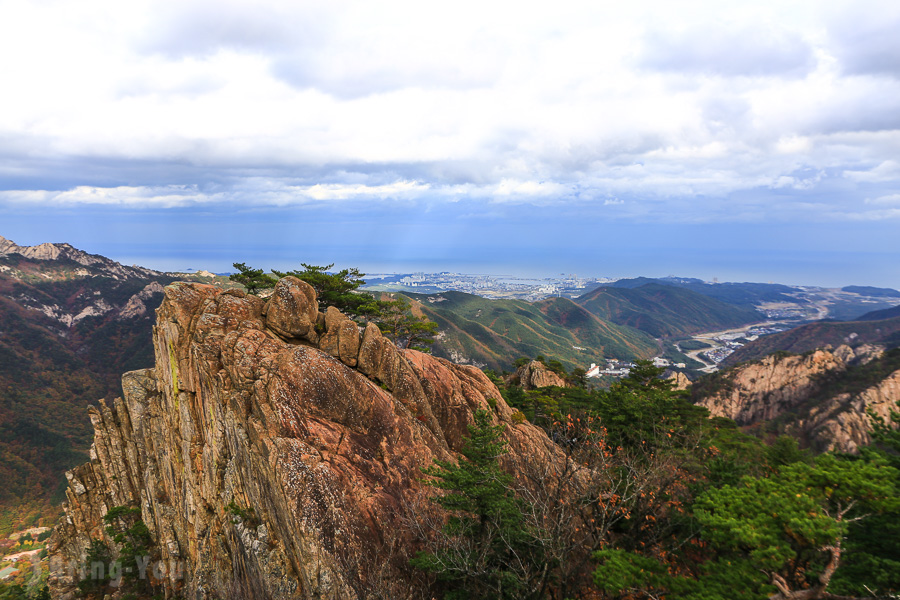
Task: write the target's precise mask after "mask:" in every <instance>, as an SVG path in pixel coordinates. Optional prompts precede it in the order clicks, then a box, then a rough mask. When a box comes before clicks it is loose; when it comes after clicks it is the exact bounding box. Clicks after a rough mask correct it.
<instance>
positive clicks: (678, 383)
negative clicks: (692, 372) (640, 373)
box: [665, 371, 691, 391]
mask: <svg viewBox="0 0 900 600" xmlns="http://www.w3.org/2000/svg"><path fill="white" fill-rule="evenodd" d="M665 378H666V379H668V380H671V381H672V389H673V390H679V391H682V390H687V389H690V387H691V380H690V379H688V377H687V375H685V374H684V373H682V372H681V371H671V372H670V373H668V374H667V375H666V376H665Z"/></svg>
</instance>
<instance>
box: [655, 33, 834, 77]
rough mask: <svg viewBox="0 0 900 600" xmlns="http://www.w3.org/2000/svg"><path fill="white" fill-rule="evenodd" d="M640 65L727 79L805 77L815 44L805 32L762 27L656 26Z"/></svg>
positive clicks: (813, 65)
mask: <svg viewBox="0 0 900 600" xmlns="http://www.w3.org/2000/svg"><path fill="white" fill-rule="evenodd" d="M640 63H641V65H642V66H644V67H646V68H650V69H656V70H660V71H668V72H673V73H691V74H697V73H699V74H706V75H720V76H725V77H733V76H751V77H754V76H779V77H803V76H805V75H806V74H808V73H809V72H810V71H811V70H812V69H814V68H815V65H816V61H815V56H814V53H813V49H812V47H811V46H810V45H809V44H808V43H807V42H805V41H804V40H803V39H802V38H801V37H800V36H798V35H797V34H794V33H792V32H788V31H785V30H780V29H774V28H769V27H761V26H756V27H746V28H743V29H728V28H725V27H720V28H712V27H711V26H705V27H702V28H699V27H695V28H691V29H686V30H683V31H668V30H652V31H649V32H648V33H647V34H646V35H645V38H644V49H643V53H642V56H641V58H640Z"/></svg>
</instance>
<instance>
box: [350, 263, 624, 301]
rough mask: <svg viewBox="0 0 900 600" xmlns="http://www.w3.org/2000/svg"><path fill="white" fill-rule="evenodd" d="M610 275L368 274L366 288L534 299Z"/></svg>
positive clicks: (577, 290) (586, 286) (582, 288)
mask: <svg viewBox="0 0 900 600" xmlns="http://www.w3.org/2000/svg"><path fill="white" fill-rule="evenodd" d="M617 280H618V278H610V277H599V278H598V277H578V276H577V275H575V274H560V275H559V276H558V277H546V278H543V279H533V278H523V277H513V276H505V275H485V274H466V273H451V272H447V271H444V272H441V273H409V274H380V273H377V274H370V275H367V276H366V281H367V285H366V288H368V289H373V290H382V291H400V292H412V293H420V294H432V293H438V292H446V291H450V290H456V291H460V292H466V293H469V294H476V295H478V296H482V297H484V298H495V299H496V298H503V299H515V300H526V301H528V302H536V301H538V300H542V299H544V298H548V297H550V296H565V297H567V298H575V297H578V296H580V295H582V294H584V293H586V292H588V291H590V290H592V289H594V288H596V287H598V286H601V285H603V284H607V283H612V282H614V281H617Z"/></svg>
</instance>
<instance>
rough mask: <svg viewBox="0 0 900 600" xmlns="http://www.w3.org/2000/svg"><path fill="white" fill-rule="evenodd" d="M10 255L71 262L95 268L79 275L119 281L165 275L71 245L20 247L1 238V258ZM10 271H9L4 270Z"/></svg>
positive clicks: (49, 244)
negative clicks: (107, 277)
mask: <svg viewBox="0 0 900 600" xmlns="http://www.w3.org/2000/svg"><path fill="white" fill-rule="evenodd" d="M8 254H18V255H20V256H24V257H25V258H30V259H32V260H42V261H47V260H70V261H72V262H75V263H78V264H80V265H83V266H85V267H93V269H92V271H91V272H88V271H83V272H80V273H77V274H78V275H83V276H87V275H94V276H96V275H98V274H103V275H106V276H109V277H114V278H117V279H124V278H134V277H137V278H149V277H160V276H162V275H163V273H162V272H160V271H154V270H152V269H145V268H144V267H138V266H132V267H126V266H125V265H122V264H120V263H117V262H116V261H114V260H111V259H109V258H106V257H105V256H100V255H99V254H88V253H87V252H84V251H83V250H79V249H78V248H75V247H73V246H71V245H70V244H59V243H58V244H51V243H43V244H38V245H37V246H19V245H17V244H16V243H15V242H13V241H12V240H8V239H6V238H5V237H3V236H0V256H2V255H8ZM2 270H4V271H5V270H8V269H2Z"/></svg>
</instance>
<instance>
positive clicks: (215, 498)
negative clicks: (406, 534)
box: [51, 277, 559, 599]
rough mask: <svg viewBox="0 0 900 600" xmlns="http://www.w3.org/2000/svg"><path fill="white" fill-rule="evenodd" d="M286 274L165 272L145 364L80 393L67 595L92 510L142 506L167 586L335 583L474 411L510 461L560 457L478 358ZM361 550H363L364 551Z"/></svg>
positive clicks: (264, 592)
mask: <svg viewBox="0 0 900 600" xmlns="http://www.w3.org/2000/svg"><path fill="white" fill-rule="evenodd" d="M316 306H317V305H316V298H315V293H314V291H313V289H312V288H311V287H310V286H308V285H307V284H305V283H303V282H301V281H299V280H297V279H294V278H291V277H287V278H284V279H282V280H281V281H280V282H279V284H278V285H277V287H276V288H275V291H274V293H273V294H272V296H271V297H269V298H268V299H267V300H262V299H260V298H257V297H254V296H246V295H244V294H243V293H242V292H237V291H225V292H222V291H220V290H218V289H216V288H213V287H210V286H204V285H200V284H187V283H176V284H173V285H171V286H169V287H167V288H166V289H165V299H164V300H163V303H162V305H161V306H160V308H159V309H158V310H157V322H156V326H155V327H154V332H153V343H154V347H155V358H156V366H155V368H154V369H148V370H142V371H136V372H131V373H127V374H126V375H125V376H124V377H123V380H122V383H123V392H124V396H123V398H120V399H116V400H114V401H111V402H101V404H100V408H99V409H92V410H91V415H90V416H91V421H92V423H93V427H94V433H95V437H94V444H93V446H92V450H91V461H90V462H89V463H87V464H84V465H82V466H80V467H77V468H76V469H74V470H72V471H71V472H69V473H68V474H67V477H68V479H69V487H68V490H67V492H66V496H67V502H66V504H65V515H64V517H63V519H62V521H61V522H60V524H59V525H58V526H57V528H56V531H55V533H54V541H53V550H52V556H53V558H54V561H53V565H54V566H53V567H52V573H51V587H52V589H53V593H54V597H60V598H70V597H72V595H73V591H74V588H73V584H74V583H75V581H76V579H77V578H78V575H77V574H75V573H72V572H71V571H70V570H67V568H68V567H69V566H71V565H72V564H74V563H76V562H81V561H83V560H84V559H85V556H86V552H87V549H88V547H89V545H90V543H91V540H92V539H100V540H104V541H106V542H107V543H110V542H111V540H110V539H109V534H108V533H107V532H106V531H105V528H104V526H105V524H104V522H103V516H104V515H105V514H106V513H107V512H108V511H109V509H110V508H112V507H114V506H133V507H137V508H139V509H140V516H141V519H142V520H143V521H144V523H146V525H147V527H148V529H149V531H150V535H151V537H152V540H153V546H154V548H153V552H152V558H153V561H154V564H160V565H164V566H169V568H168V569H157V571H155V573H156V575H158V576H160V582H159V583H160V584H161V585H163V586H164V589H165V593H166V597H173V596H175V595H183V596H184V597H191V598H198V599H200V598H238V597H252V598H273V599H276V598H278V599H280V598H348V597H354V595H355V594H354V593H352V590H353V589H355V586H357V585H358V584H359V582H360V580H362V579H365V577H366V576H367V575H366V573H367V571H366V569H364V568H362V567H361V566H360V565H365V564H370V563H371V561H372V559H373V557H375V556H377V555H378V549H379V548H380V547H381V546H382V545H383V544H384V543H386V541H387V540H388V538H390V537H391V536H396V535H398V532H400V535H402V530H403V528H402V523H401V522H400V519H401V518H402V515H403V513H404V510H403V507H404V506H405V505H407V503H408V502H410V501H411V499H413V498H414V497H415V496H416V495H417V494H418V493H419V492H420V491H421V490H422V488H423V486H424V483H423V482H422V480H421V477H422V475H421V468H422V467H425V466H429V465H431V464H432V462H433V460H434V459H435V458H440V459H452V458H453V457H454V456H455V452H457V451H458V450H459V449H460V448H461V446H462V443H463V438H464V436H465V435H466V434H467V426H468V425H469V424H471V423H472V422H473V411H475V410H477V409H485V410H490V411H492V412H493V415H494V419H495V421H496V422H497V423H500V424H503V425H504V427H505V435H506V437H507V439H508V441H509V444H510V449H511V452H510V453H509V454H508V455H506V456H505V457H504V460H505V461H506V465H505V466H506V467H508V468H509V469H511V470H515V469H517V468H518V466H521V465H522V463H524V462H526V461H541V462H546V461H550V460H557V459H558V458H559V456H558V454H557V451H556V450H555V447H554V445H553V444H552V443H551V442H550V441H549V440H548V439H547V437H546V436H545V435H544V434H543V433H542V432H541V431H540V430H538V429H536V428H534V427H532V426H531V425H529V424H528V423H514V422H513V420H512V419H511V417H512V411H511V410H510V409H509V407H508V406H507V405H506V404H505V403H504V402H503V400H502V397H501V396H500V393H499V392H498V390H497V389H496V387H495V386H494V385H493V384H492V383H491V382H490V381H489V380H488V379H487V377H486V376H485V375H484V374H483V373H482V372H481V371H480V370H479V369H477V368H474V367H467V366H460V365H455V364H452V363H450V362H448V361H446V360H442V359H438V358H434V357H432V356H429V355H426V354H422V353H419V352H415V351H408V350H399V349H398V348H397V347H396V346H395V345H394V344H392V343H391V342H390V341H389V340H387V339H386V338H384V337H382V336H381V334H380V332H379V330H378V328H377V327H375V326H374V325H369V326H368V327H367V328H365V330H364V331H361V330H360V328H358V327H357V325H356V324H355V323H354V322H352V321H351V320H350V319H348V318H346V317H345V316H344V315H342V314H341V313H340V312H338V311H336V310H334V309H329V311H328V312H327V313H326V314H322V313H320V312H318V311H317V308H316ZM367 561H368V562H367Z"/></svg>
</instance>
